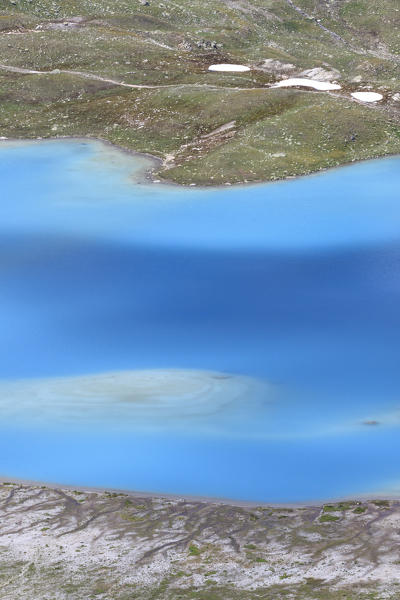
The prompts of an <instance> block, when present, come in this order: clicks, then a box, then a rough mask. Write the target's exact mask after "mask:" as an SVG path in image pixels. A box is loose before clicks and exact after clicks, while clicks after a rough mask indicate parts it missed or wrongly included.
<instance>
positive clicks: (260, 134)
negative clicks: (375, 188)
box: [0, 0, 400, 184]
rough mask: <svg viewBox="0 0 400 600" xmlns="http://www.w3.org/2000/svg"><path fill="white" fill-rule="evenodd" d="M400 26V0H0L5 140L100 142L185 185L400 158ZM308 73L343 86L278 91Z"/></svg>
mask: <svg viewBox="0 0 400 600" xmlns="http://www.w3.org/2000/svg"><path fill="white" fill-rule="evenodd" d="M399 22H400V7H399V5H398V0H330V2H326V1H325V0H251V1H250V0H214V1H212V0H173V1H169V0H168V1H167V0H164V1H162V0H149V5H144V4H142V3H141V2H140V1H139V0H129V1H127V0H121V1H119V2H118V3H117V2H110V1H108V0H94V1H92V0H70V1H68V2H61V1H60V2H55V1H50V0H29V1H27V0H12V2H10V0H0V64H1V65H3V67H4V68H3V69H2V70H0V136H3V137H21V138H22V137H26V138H32V137H39V136H40V137H50V136H51V137H55V136H71V135H88V136H97V137H102V138H105V139H108V140H110V141H111V142H114V143H116V144H119V145H121V146H123V147H125V148H129V149H134V150H138V151H142V152H150V153H152V154H154V155H156V156H159V157H161V158H162V159H164V166H163V167H162V170H161V172H160V174H159V175H160V176H162V177H165V178H168V179H172V180H174V181H177V182H180V183H186V184H188V183H196V184H209V183H214V184H216V183H228V182H231V183H232V182H242V181H259V180H268V179H276V178H281V177H285V176H288V175H293V174H301V173H308V172H311V171H316V170H318V169H321V168H325V167H329V166H333V165H338V164H342V163H345V162H350V161H353V160H357V159H361V158H369V157H374V156H381V155H385V154H388V153H395V152H400V94H399V92H400V88H399V78H400V77H399V76H400V58H399V48H400V35H399V34H398V31H399V27H398V25H399ZM215 62H238V63H243V64H246V65H248V66H250V67H252V70H251V71H250V72H247V73H241V74H223V73H219V74H218V73H209V72H208V71H207V69H208V66H209V65H210V64H211V63H215ZM7 67H12V68H16V69H22V70H34V71H42V72H43V71H44V72H45V73H34V74H31V73H27V72H16V71H12V70H8V69H7ZM310 69H319V70H321V69H322V71H317V78H320V77H328V78H329V77H330V78H332V79H335V80H337V81H339V82H340V84H341V85H342V90H340V91H339V92H335V93H329V94H328V93H325V92H322V93H321V92H313V91H306V90H304V89H303V90H302V89H290V90H289V89H288V90H283V89H269V87H268V86H270V84H271V83H273V82H275V81H277V80H280V79H281V78H282V77H284V76H291V77H292V76H301V75H302V73H303V72H304V71H306V72H307V71H309V70H310ZM77 71H78V72H79V73H77ZM314 76H315V75H314ZM94 77H97V78H94ZM105 79H109V80H111V81H104V80H105ZM119 83H124V84H128V85H138V86H157V87H155V88H151V87H149V88H130V87H126V86H121V85H119ZM364 89H372V90H374V91H379V92H381V93H383V95H384V100H383V102H381V103H379V104H376V105H365V104H364V105H363V104H361V103H359V102H357V101H355V100H353V99H352V98H351V95H350V94H351V92H352V91H355V90H364ZM227 124H229V125H228V126H227V127H226V128H223V129H222V131H218V129H219V128H220V127H221V126H224V125H227Z"/></svg>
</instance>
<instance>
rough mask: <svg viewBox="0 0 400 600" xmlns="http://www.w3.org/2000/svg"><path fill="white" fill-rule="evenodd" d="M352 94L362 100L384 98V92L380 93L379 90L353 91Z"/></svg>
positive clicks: (371, 100) (375, 100)
mask: <svg viewBox="0 0 400 600" xmlns="http://www.w3.org/2000/svg"><path fill="white" fill-rule="evenodd" d="M351 95H352V96H353V98H355V99H356V100H360V101H361V102H379V101H380V100H383V96H382V94H378V93H377V92H353V93H352V94H351Z"/></svg>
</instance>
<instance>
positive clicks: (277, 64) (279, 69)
mask: <svg viewBox="0 0 400 600" xmlns="http://www.w3.org/2000/svg"><path fill="white" fill-rule="evenodd" d="M258 68H259V69H260V70H261V71H267V72H268V73H288V72H290V71H294V70H295V69H296V66H295V65H292V63H283V62H281V61H280V60H275V59H273V58H266V59H265V60H264V62H263V63H262V64H261V65H260V66H258Z"/></svg>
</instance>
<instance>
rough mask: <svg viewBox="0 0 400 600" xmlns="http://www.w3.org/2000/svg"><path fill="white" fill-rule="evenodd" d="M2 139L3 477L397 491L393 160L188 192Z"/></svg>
mask: <svg viewBox="0 0 400 600" xmlns="http://www.w3.org/2000/svg"><path fill="white" fill-rule="evenodd" d="M151 168H152V161H151V159H149V158H147V157H141V156H131V155H129V154H127V153H124V152H121V151H119V150H117V149H115V148H112V147H110V146H108V145H105V144H103V143H102V142H99V141H92V140H90V141H89V140H54V141H40V142H1V143H0V183H1V192H0V332H1V336H0V415H1V419H0V476H2V477H6V478H10V479H12V478H21V479H27V480H35V481H44V482H51V483H58V484H70V485H76V486H78V485H81V486H96V487H107V488H121V489H128V490H140V491H147V492H155V493H164V494H167V493H171V494H179V495H194V496H204V497H216V498H231V499H237V500H248V501H256V502H290V503H292V502H293V503H294V502H309V501H319V500H325V499H332V498H342V497H349V496H352V497H362V496H366V495H367V496H368V495H369V496H378V495H385V496H389V495H396V494H400V435H399V434H400V368H399V363H400V158H399V157H390V158H385V159H380V160H375V161H368V162H363V163H357V164H354V165H351V166H346V167H342V168H339V169H334V170H331V171H328V172H324V173H320V174H317V175H313V176H310V177H304V178H299V179H291V180H288V181H284V182H277V183H269V184H260V185H252V186H237V187H235V186H232V187H229V186H225V187H224V188H206V189H200V188H199V189H197V188H196V187H192V188H183V187H178V186H173V185H166V184H162V183H158V182H154V181H153V182H152V181H151V180H150V179H148V178H147V177H146V176H145V175H146V171H148V170H149V169H151Z"/></svg>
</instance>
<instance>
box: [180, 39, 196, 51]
mask: <svg viewBox="0 0 400 600" xmlns="http://www.w3.org/2000/svg"><path fill="white" fill-rule="evenodd" d="M178 47H179V48H180V49H181V50H185V52H191V51H192V50H193V46H192V44H191V43H190V42H188V41H187V40H185V41H183V42H181V43H180V44H179V46H178Z"/></svg>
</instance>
